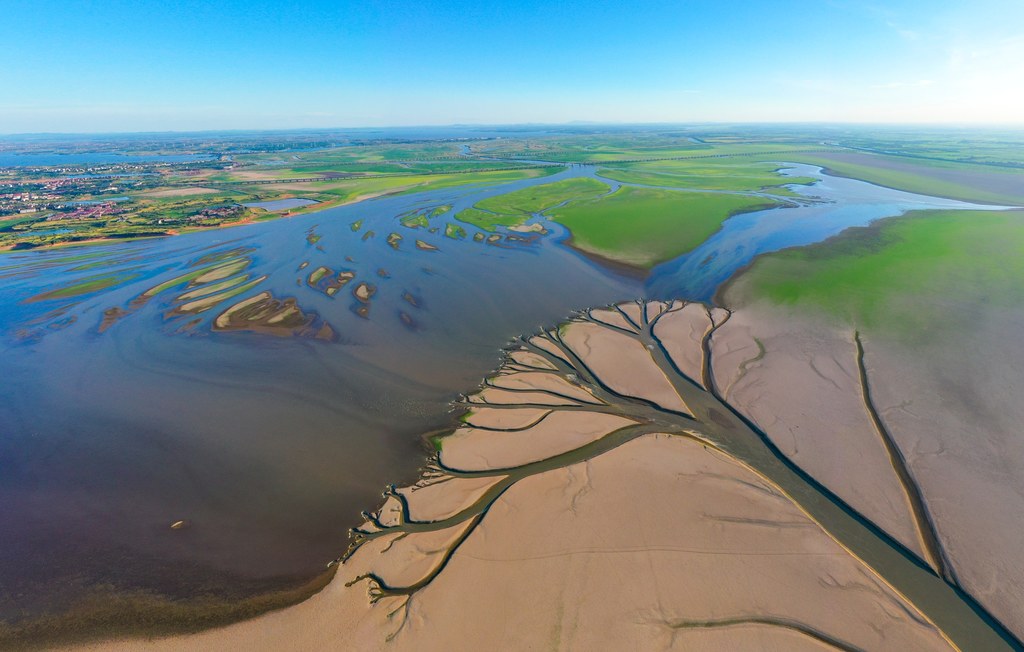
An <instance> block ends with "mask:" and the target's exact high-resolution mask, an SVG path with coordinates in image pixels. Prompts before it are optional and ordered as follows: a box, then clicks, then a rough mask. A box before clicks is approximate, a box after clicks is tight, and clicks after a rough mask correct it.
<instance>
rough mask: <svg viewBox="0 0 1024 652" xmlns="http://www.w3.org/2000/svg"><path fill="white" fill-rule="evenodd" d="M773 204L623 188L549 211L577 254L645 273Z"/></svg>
mask: <svg viewBox="0 0 1024 652" xmlns="http://www.w3.org/2000/svg"><path fill="white" fill-rule="evenodd" d="M774 205H775V204H774V203H773V202H769V201H764V200H760V199H757V198H751V197H746V196H738V195H727V194H718V193H699V192H680V191H673V190H660V189H654V188H631V187H628V186H627V187H622V188H620V189H619V190H618V191H616V192H615V193H614V194H612V195H609V196H607V197H603V198H600V199H596V200H589V201H581V202H576V203H573V204H570V205H568V206H565V207H563V208H558V209H555V210H553V211H551V219H553V220H555V221H556V222H559V223H561V224H563V225H565V226H566V227H567V228H568V229H569V230H570V231H572V244H573V246H575V247H576V248H578V249H580V250H582V251H584V252H587V253H590V254H594V255H597V256H600V257H602V258H606V259H609V260H613V261H615V262H619V263H623V264H626V265H630V266H633V267H637V268H643V269H650V268H651V267H653V266H655V265H657V264H658V263H661V262H664V261H666V260H671V259H672V258H675V257H676V256H680V255H682V254H684V253H686V252H688V251H691V250H693V249H694V248H696V247H697V246H698V245H699V244H700V243H702V242H704V240H706V239H707V238H708V237H709V236H710V235H711V234H713V233H714V232H715V231H717V230H718V229H719V227H720V226H721V224H722V222H723V221H725V220H726V219H728V218H729V217H730V216H731V215H735V214H736V213H741V212H747V211H752V210H757V209H760V208H770V207H772V206H774Z"/></svg>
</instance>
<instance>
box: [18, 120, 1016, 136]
mask: <svg viewBox="0 0 1024 652" xmlns="http://www.w3.org/2000/svg"><path fill="white" fill-rule="evenodd" d="M723 126H732V127H782V126H817V127H830V126H831V127H913V128H946V129H949V128H960V129H969V130H974V129H979V130H980V129H1010V130H1020V131H1024V121H1021V122H962V121H961V122H957V121H949V122H899V121H897V122H884V121H870V120H866V121H829V120H792V121H736V120H730V121H711V120H708V121H691V122H628V121H623V122H612V121H607V122H605V121H589V120H572V121H567V122H455V123H441V124H404V125H402V124H392V125H386V126H381V125H362V126H330V127H328V126H322V127H251V128H245V127H224V128H212V129H166V130H159V129H151V130H146V129H143V130H136V131H21V132H9V133H0V139H5V138H14V137H28V136H50V137H54V136H132V135H149V134H152V135H174V134H225V133H274V132H277V133H290V132H332V131H333V132H344V131H364V130H375V131H387V130H397V129H445V128H448V129H450V128H468V129H474V128H476V129H481V128H488V127H489V128H499V127H503V128H508V127H648V128H651V127H677V128H678V127H723Z"/></svg>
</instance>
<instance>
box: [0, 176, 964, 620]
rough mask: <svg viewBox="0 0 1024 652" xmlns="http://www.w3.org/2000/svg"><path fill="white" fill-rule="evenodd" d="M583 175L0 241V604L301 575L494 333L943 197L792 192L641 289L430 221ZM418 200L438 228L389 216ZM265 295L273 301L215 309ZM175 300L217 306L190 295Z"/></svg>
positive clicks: (510, 242) (235, 591)
mask: <svg viewBox="0 0 1024 652" xmlns="http://www.w3.org/2000/svg"><path fill="white" fill-rule="evenodd" d="M795 168H796V169H795V170H794V172H793V174H796V175H807V174H808V173H811V174H812V175H813V174H814V173H815V171H816V169H814V168H806V166H804V167H800V166H795ZM594 175H595V171H594V169H593V168H592V167H589V166H573V167H571V168H569V169H567V170H566V171H564V172H561V173H559V174H557V175H554V176H551V177H546V178H543V179H537V180H527V181H520V182H515V183H512V184H506V185H504V186H501V187H494V188H461V189H455V190H445V191H436V192H430V193H421V194H416V195H408V196H401V197H394V198H387V199H380V200H375V201H372V202H365V203H362V204H357V205H353V206H346V207H341V208H336V209H331V210H327V211H323V212H320V213H316V214H313V215H308V216H304V217H301V218H291V219H286V220H279V221H276V222H270V223H263V224H259V225H252V226H247V227H238V228H232V229H226V230H219V231H211V232H209V233H203V234H195V235H188V236H180V237H175V238H169V239H165V240H152V241H145V242H131V243H119V244H113V245H101V246H89V247H78V248H68V249H61V250H53V251H46V252H27V253H10V254H6V255H3V256H2V257H0V338H2V339H0V347H2V348H0V378H2V382H3V395H2V400H0V618H3V619H5V620H15V619H17V618H19V617H22V616H34V615H40V614H46V613H59V612H61V611H63V610H65V609H67V608H70V607H71V606H73V605H74V604H75V603H76V601H80V600H82V599H83V598H85V597H87V596H89V595H90V594H92V593H93V592H95V591H97V590H98V591H100V592H102V593H103V594H104V595H106V594H108V593H109V592H111V591H113V592H115V593H119V592H131V593H134V592H139V591H145V592H149V593H152V594H155V595H161V596H169V597H172V598H194V597H196V596H212V597H215V598H224V599H236V598H238V597H240V596H244V595H252V594H256V593H260V592H263V591H267V590H270V589H274V588H279V587H284V586H290V585H294V584H297V583H300V582H301V581H303V580H306V579H309V578H310V577H312V576H314V575H315V574H317V573H318V572H320V571H321V570H322V569H323V568H324V565H325V563H326V562H327V561H329V560H331V559H334V558H335V557H337V556H338V554H340V552H341V551H342V550H343V549H344V547H345V545H346V540H345V531H346V529H347V528H348V527H349V526H351V525H353V524H354V523H355V522H356V520H357V519H358V514H359V511H360V510H361V509H364V508H367V507H370V506H372V505H374V504H375V503H376V502H377V501H378V496H379V492H380V490H381V489H382V487H383V486H384V484H385V483H386V482H389V481H401V480H402V479H411V478H413V477H414V475H415V471H416V469H417V467H418V465H419V463H420V461H421V459H422V457H423V451H422V448H421V446H422V444H421V443H420V435H421V434H423V433H424V432H427V431H430V430H432V429H434V428H438V427H443V426H444V425H445V424H447V423H448V419H449V415H448V414H447V409H448V408H447V404H448V401H449V400H451V399H452V398H453V397H454V396H456V395H457V393H458V392H459V391H462V390H466V389H469V388H472V387H474V386H475V384H476V383H477V382H478V381H479V379H480V377H481V376H482V375H484V374H485V373H486V372H487V371H488V370H489V369H491V368H493V366H494V365H495V364H496V363H497V361H498V348H499V347H500V346H501V345H502V344H503V343H504V342H506V341H507V340H508V339H509V338H510V337H512V336H514V335H516V334H519V333H522V332H525V331H531V330H533V329H534V328H535V327H536V326H537V325H538V324H543V323H553V322H557V321H559V320H560V319H562V318H563V317H564V316H565V315H566V314H567V313H569V312H570V311H572V310H574V309H577V308H582V307H586V306H591V305H597V304H607V303H611V302H615V301H618V300H623V299H629V298H633V297H636V296H641V295H648V296H660V297H676V296H688V297H694V298H705V297H707V296H710V292H712V291H713V288H714V287H716V286H717V284H719V283H720V282H721V281H723V280H725V278H727V277H728V275H729V274H731V273H732V271H734V270H735V269H737V268H738V267H739V266H741V265H742V264H745V262H747V261H748V260H749V258H750V257H752V256H753V255H754V254H755V253H757V252H760V251H765V250H772V249H777V248H780V247H783V246H791V245H793V244H802V243H804V242H810V241H815V240H820V239H822V238H824V237H827V236H828V235H831V234H832V233H835V232H838V231H839V230H841V229H842V228H844V227H845V226H848V225H851V224H860V223H863V222H864V221H869V220H871V219H875V218H877V217H884V216H886V215H895V214H899V213H901V212H903V211H905V210H909V209H911V208H917V207H924V206H928V207H940V206H941V207H952V206H953V205H955V204H956V202H949V201H948V200H937V199H934V200H933V199H932V198H922V197H920V196H915V195H909V194H907V193H898V195H899V196H895V195H893V194H891V193H895V192H896V191H889V190H886V189H882V188H878V187H876V186H871V185H869V184H864V183H861V182H856V181H851V180H846V179H832V178H826V180H825V182H823V183H821V184H818V185H816V186H812V187H810V188H808V189H806V190H803V191H801V192H803V193H805V194H807V195H814V196H816V197H819V198H820V199H821V200H822V202H820V203H814V204H812V205H809V206H804V207H795V208H784V209H775V210H772V211H761V212H759V213H752V214H749V215H744V216H738V217H737V218H734V219H733V220H730V221H729V222H727V223H726V226H725V228H723V230H722V231H721V232H720V233H718V234H717V235H716V236H713V237H712V238H711V239H710V240H709V241H708V243H706V244H705V245H704V246H702V247H701V248H700V249H698V250H697V251H695V252H693V253H691V254H690V255H688V256H685V257H683V258H681V259H679V260H677V261H673V262H670V263H666V264H665V265H663V266H661V267H660V268H658V269H657V270H655V273H654V274H653V275H652V276H651V277H650V279H648V280H647V281H646V282H644V281H640V280H638V279H636V278H631V277H628V276H623V275H620V274H618V273H616V272H615V271H613V270H607V269H603V268H601V267H599V266H597V265H595V264H593V263H591V262H590V261H588V260H586V259H585V258H583V257H581V256H580V255H578V254H577V253H575V252H573V251H571V250H569V249H567V248H565V247H563V246H562V245H561V241H562V240H563V239H564V237H565V236H566V234H565V232H564V230H563V229H561V228H560V227H557V225H554V226H551V231H552V232H551V234H549V235H548V236H537V235H533V234H531V235H528V236H526V235H514V234H505V235H502V236H500V237H497V238H491V234H487V233H483V232H477V231H475V230H474V229H472V228H470V227H468V226H467V225H463V226H464V228H465V229H466V231H467V237H466V238H464V239H453V238H448V237H445V235H444V231H445V224H446V223H448V222H451V221H452V219H451V216H452V215H453V214H455V213H456V212H458V210H460V209H461V208H463V207H468V206H470V205H472V204H474V203H475V202H477V201H479V200H480V199H482V198H484V197H487V196H492V195H495V194H500V193H504V192H508V191H510V190H514V189H517V188H521V187H527V186H529V185H532V184H536V183H547V182H550V181H554V180H558V179H561V178H568V177H574V176H594ZM445 206H451V207H453V208H451V210H449V211H448V212H447V213H443V214H437V215H435V214H434V213H435V209H440V207H445ZM959 206H961V207H968V205H965V204H959ZM417 212H419V213H420V214H423V215H425V216H428V220H429V222H430V224H431V228H433V227H436V228H437V229H438V230H437V231H436V232H434V233H431V232H430V231H429V229H428V228H423V227H420V228H410V227H407V226H403V225H402V220H403V219H407V218H409V217H410V216H411V215H413V214H416V213H417ZM354 223H358V228H355V227H354V226H353V224H354ZM370 232H372V233H373V235H372V236H368V234H369V233H370ZM392 233H397V234H399V235H400V236H402V237H401V239H400V240H399V239H395V238H393V237H392V238H389V235H390V234H392ZM474 236H475V237H474ZM417 240H419V241H420V243H419V244H418V243H417ZM224 266H228V267H229V269H228V270H227V271H225V269H224ZM322 267H323V268H327V271H326V272H323V273H319V272H317V270H319V269H320V268H322ZM201 270H213V271H212V272H211V274H212V276H211V278H212V279H213V280H209V281H206V282H203V283H200V282H199V281H200V280H201V279H202V278H203V277H202V276H199V277H197V275H201V274H202V273H203V272H201ZM217 270H219V271H217ZM221 272H223V274H222V273H221ZM314 273H317V276H316V277H315V278H314V276H313V275H314ZM343 278H344V279H347V280H346V281H345V283H344V284H340V283H341V279H343ZM173 279H185V280H180V282H177V283H171V281H173ZM221 282H225V283H226V285H228V286H230V287H228V288H227V289H226V290H218V284H219V283H221ZM232 283H234V285H231V284H232ZM339 284H340V285H339ZM362 284H366V285H365V286H363V285H362ZM361 286H362V287H363V288H364V291H363V292H356V289H357V288H359V287H361ZM232 287H233V288H236V289H237V288H245V292H242V293H239V294H234V295H231V288H232ZM328 288H334V292H333V293H332V292H330V291H329V290H328ZM215 290H217V291H215ZM264 292H265V293H268V294H267V296H268V297H270V298H269V299H268V301H272V302H277V303H276V304H274V305H275V306H276V308H275V309H274V310H276V312H274V311H273V310H271V311H270V312H269V313H267V312H266V311H264V312H265V313H266V314H264V316H263V317H261V319H262V321H248V322H247V321H246V320H247V319H249V318H250V317H252V314H251V312H252V311H251V310H250V311H249V312H248V313H246V312H245V311H244V310H243V311H242V313H244V315H248V316H244V315H243V317H244V318H242V319H241V320H240V321H239V320H235V321H231V320H227V321H226V322H225V323H227V322H230V323H231V324H232V326H231V327H230V328H219V327H218V326H217V324H218V323H220V322H219V321H218V320H217V317H218V315H221V314H223V313H224V312H225V311H226V310H227V309H228V308H229V307H230V306H232V305H235V304H237V303H239V302H240V301H242V300H245V299H248V298H251V297H253V296H255V295H257V294H261V293H264ZM188 293H191V295H192V299H194V298H195V297H202V296H204V293H206V294H205V296H207V297H208V296H214V297H219V296H224V299H223V300H222V301H214V302H212V303H211V304H210V306H209V309H207V310H204V311H201V312H197V311H196V307H195V305H193V306H192V309H191V310H189V309H187V308H188V306H189V300H188V299H186V298H182V297H183V295H186V294H188ZM228 295H231V296H228ZM357 295H359V296H357ZM367 295H369V296H368V297H367ZM289 300H290V301H291V303H289ZM289 306H293V307H294V308H297V309H298V311H299V314H300V315H301V317H296V316H295V312H294V311H291V312H289V311H290V310H291V309H290V308H289ZM268 310H270V309H269V308H268ZM286 313H287V315H288V316H287V318H285V317H284V315H286ZM275 316H276V317H280V319H279V320H278V321H277V322H273V320H274V319H275ZM239 323H241V324H243V326H244V325H245V324H250V325H251V327H250V328H242V329H239V328H235V327H234V326H237V325H238V324H239ZM325 327H326V328H325ZM178 521H183V523H182V524H180V526H179V527H178V528H172V527H171V525H172V524H174V523H176V522H178Z"/></svg>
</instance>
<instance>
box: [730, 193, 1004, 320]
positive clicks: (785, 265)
mask: <svg viewBox="0 0 1024 652" xmlns="http://www.w3.org/2000/svg"><path fill="white" fill-rule="evenodd" d="M1021 279H1024V211H1007V212H993V211H919V212H915V213H910V214H908V215H906V216H903V217H900V218H894V219H890V220H885V221H882V222H880V223H878V224H875V225H872V226H868V227H864V228H856V229H848V230H847V231H845V232H843V233H842V234H840V235H838V236H836V237H834V238H831V239H829V240H826V241H825V242H822V243H819V244H816V245H812V246H809V247H802V248H798V249H790V250H786V251H781V252H777V253H774V254H770V255H767V256H762V257H761V258H758V259H757V260H756V261H755V262H754V264H753V265H752V266H751V267H750V268H749V269H748V270H747V271H746V272H743V273H741V274H740V276H738V277H737V278H736V279H735V280H734V281H733V282H732V284H731V285H730V286H729V287H728V288H727V289H726V290H725V291H724V292H723V301H724V303H725V304H726V305H728V306H730V307H731V306H741V305H744V304H747V303H751V302H755V301H768V302H771V303H774V304H777V305H782V306H789V307H792V308H794V309H796V310H799V311H812V312H815V313H818V314H821V315H827V316H831V317H833V318H837V319H839V320H841V321H843V322H845V323H850V324H853V325H855V326H858V327H868V328H876V329H877V328H885V329H886V330H889V331H895V332H898V333H900V334H903V335H906V336H910V337H913V336H914V334H915V333H920V332H923V331H921V329H925V331H926V330H927V329H928V328H929V324H930V323H932V322H933V321H934V320H935V319H945V318H947V317H949V316H950V315H945V316H944V314H943V313H944V311H946V310H950V311H956V310H957V309H958V306H959V305H961V304H962V303H963V300H964V299H968V300H970V301H973V302H977V303H981V304H984V305H986V306H995V307H998V306H1000V305H1002V306H1008V307H1014V306H1020V305H1021V304H1022V303H1024V283H1022V282H1021Z"/></svg>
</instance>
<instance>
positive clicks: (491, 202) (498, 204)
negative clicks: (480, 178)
mask: <svg viewBox="0 0 1024 652" xmlns="http://www.w3.org/2000/svg"><path fill="white" fill-rule="evenodd" d="M608 190H609V187H608V186H606V185H605V184H603V183H601V182H600V181H595V180H594V179H566V180H564V181H556V182H555V183H546V184H543V185H540V186H534V187H532V188H523V189H522V190H515V191H513V192H510V193H506V194H504V195H498V196H497V197H490V198H488V199H485V200H483V201H481V202H479V203H477V205H476V206H475V207H474V208H470V209H467V210H464V211H462V212H460V213H459V214H458V215H457V216H456V219H457V220H459V221H462V222H466V223H468V224H472V225H474V226H476V227H479V228H481V229H485V230H488V231H493V230H494V229H495V228H496V227H498V226H516V225H517V224H522V223H523V222H525V221H526V220H528V219H530V217H531V216H532V215H533V214H534V213H541V212H544V211H546V210H549V209H551V208H553V207H555V206H557V205H559V204H561V203H564V202H568V201H578V200H583V199H592V198H595V197H597V196H599V195H601V194H603V193H606V192H608Z"/></svg>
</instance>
